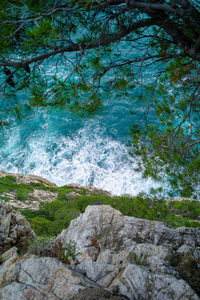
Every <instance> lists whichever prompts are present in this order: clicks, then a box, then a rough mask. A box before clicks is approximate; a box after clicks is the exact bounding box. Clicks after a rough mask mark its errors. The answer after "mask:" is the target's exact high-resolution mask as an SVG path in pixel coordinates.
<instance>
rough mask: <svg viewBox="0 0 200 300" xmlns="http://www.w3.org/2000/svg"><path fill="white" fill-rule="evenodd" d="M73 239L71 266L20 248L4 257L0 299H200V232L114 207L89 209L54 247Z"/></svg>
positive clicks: (63, 233)
mask: <svg viewBox="0 0 200 300" xmlns="http://www.w3.org/2000/svg"><path fill="white" fill-rule="evenodd" d="M72 241H74V242H75V243H76V250H75V253H74V256H76V260H75V259H73V255H72V256H70V257H69V262H70V264H64V263H62V262H61V261H59V260H58V259H57V258H52V257H38V256H36V255H32V254H30V255H28V254H27V255H25V256H24V257H18V256H17V253H16V251H15V250H16V249H12V250H10V253H9V252H8V253H5V254H4V262H3V264H2V265H1V266H0V299H3V300H15V299H16V300H21V299H53V300H54V299H63V300H64V299H73V300H76V299H82V300H86V299H87V300H96V299H99V300H103V299H113V300H118V299H131V300H151V299H152V300H188V299H189V300H198V299H199V297H198V294H197V293H199V290H198V287H199V282H200V276H199V267H198V266H199V265H200V261H199V258H200V229H188V228H183V227H182V228H179V229H174V228H171V227H169V226H166V224H164V223H160V222H153V221H147V220H143V219H136V218H133V217H127V216H123V215H122V214H121V213H120V212H119V211H116V210H115V209H113V208H112V207H110V206H106V205H102V206H88V207H87V208H86V211H85V213H84V214H81V215H80V216H79V217H78V218H77V219H74V220H73V221H71V223H70V226H69V227H68V228H67V229H66V230H63V231H62V233H61V234H60V235H59V236H58V237H57V238H56V240H55V241H54V243H55V245H61V246H62V249H64V248H65V246H66V245H67V244H69V243H72ZM59 247H60V246H59ZM78 253H79V254H78ZM5 259H6V260H5ZM182 265H185V266H186V269H187V272H185V273H186V274H185V273H184V271H183V270H185V269H184V268H183V269H182V268H181V266H182ZM195 272H196V273H195ZM192 273H195V278H196V282H195V280H193V279H191V278H192ZM190 281H191V282H190ZM199 294H200V293H199Z"/></svg>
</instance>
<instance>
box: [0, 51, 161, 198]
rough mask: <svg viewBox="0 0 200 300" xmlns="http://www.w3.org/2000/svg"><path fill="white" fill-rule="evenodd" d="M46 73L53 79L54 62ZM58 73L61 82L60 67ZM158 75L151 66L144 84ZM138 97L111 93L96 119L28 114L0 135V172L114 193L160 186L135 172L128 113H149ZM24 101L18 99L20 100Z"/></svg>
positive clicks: (134, 192)
mask: <svg viewBox="0 0 200 300" xmlns="http://www.w3.org/2000/svg"><path fill="white" fill-rule="evenodd" d="M138 51H139V49H135V52H136V53H137V52H138ZM126 52H127V53H128V54H127V57H128V55H130V53H129V49H128V48H127V49H126V48H124V49H123V52H122V53H123V54H124V55H125V53H126ZM131 53H132V52H131ZM70 55H71V54H70ZM131 55H134V53H132V54H131ZM140 55H141V54H140ZM45 70H46V73H47V76H48V74H49V75H51V74H52V73H53V71H55V64H53V62H51V63H50V64H49V65H48V64H46V66H45ZM58 73H59V75H60V77H61V78H62V67H61V66H60V69H59V72H58ZM65 75H66V74H65ZM109 76H111V75H109ZM155 76H156V74H154V73H153V72H152V67H150V68H149V69H145V71H144V73H143V82H145V83H149V82H152V80H153V79H154V78H155ZM110 79H112V77H111V78H110V77H106V78H105V79H104V80H105V81H109V80H110ZM135 93H136V91H134V89H133V91H132V92H131V94H130V95H131V96H130V97H129V98H127V97H125V96H124V97H121V98H120V99H118V98H117V92H116V91H113V93H112V94H111V97H110V98H109V99H105V105H104V109H103V110H102V112H101V114H100V115H96V116H95V117H94V118H82V119H81V118H78V117H76V116H74V115H72V114H70V113H69V112H67V111H62V112H61V111H56V112H53V113H52V114H47V112H45V111H43V110H39V111H32V112H30V114H29V115H28V117H27V119H26V120H24V121H23V123H21V124H20V123H15V125H13V127H12V128H11V129H5V130H4V131H2V132H0V138H1V144H0V170H3V171H5V172H13V173H20V174H36V175H39V176H42V177H44V178H46V179H48V180H50V181H52V182H54V183H56V184H57V185H59V186H61V185H64V184H68V183H77V184H81V185H94V186H96V187H99V188H102V189H106V190H108V191H110V192H111V193H112V194H115V195H122V194H131V195H136V194H138V193H139V192H142V191H143V192H148V190H149V189H150V188H151V187H154V188H155V187H158V186H160V185H159V184H157V183H155V182H153V181H152V180H151V179H149V180H143V179H142V177H141V174H139V173H136V172H135V171H134V167H135V162H134V160H133V158H132V157H131V156H130V155H129V148H128V146H127V144H128V142H129V140H130V136H129V129H130V125H131V122H132V118H133V116H131V114H130V111H131V110H132V109H134V110H135V109H137V110H138V112H141V111H142V109H145V105H141V106H138V104H136V96H135ZM20 97H21V98H20ZM23 97H24V98H25V95H19V100H22V99H23ZM161 184H163V183H161Z"/></svg>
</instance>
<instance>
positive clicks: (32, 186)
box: [0, 171, 111, 210]
mask: <svg viewBox="0 0 200 300" xmlns="http://www.w3.org/2000/svg"><path fill="white" fill-rule="evenodd" d="M1 178H2V179H3V178H4V179H6V178H9V179H10V180H11V181H12V184H13V185H15V188H13V189H9V190H8V191H2V192H1V191H0V197H3V198H6V199H8V200H9V203H10V204H11V205H12V206H14V207H16V208H19V209H22V210H23V209H31V210H38V209H39V205H40V203H41V202H52V201H54V200H56V198H57V196H58V191H57V188H58V189H59V187H58V186H57V185H56V184H55V183H52V182H50V181H49V180H47V179H44V178H42V177H39V176H37V175H33V174H30V175H21V174H15V173H5V172H3V171H0V180H1ZM20 185H23V186H24V187H25V188H27V187H29V190H27V192H26V194H24V197H23V199H22V198H20V197H18V195H17V189H16V187H17V186H20ZM39 185H40V186H39ZM65 187H67V189H68V190H69V192H68V197H69V198H70V197H75V196H79V195H80V193H83V191H84V194H85V195H89V194H90V193H93V194H103V195H108V196H111V194H110V192H108V191H105V190H101V189H99V188H97V187H94V186H81V185H79V184H76V183H70V184H68V185H67V186H65Z"/></svg>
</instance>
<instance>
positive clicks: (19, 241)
mask: <svg viewBox="0 0 200 300" xmlns="http://www.w3.org/2000/svg"><path fill="white" fill-rule="evenodd" d="M34 235H35V234H34V232H33V230H32V229H31V227H30V224H29V223H28V222H27V221H26V219H25V217H24V216H22V215H21V213H20V212H16V211H15V210H14V209H13V208H12V207H11V205H10V204H9V203H6V202H5V201H4V200H0V254H1V253H3V252H5V251H6V250H7V249H9V248H11V247H13V246H16V247H17V248H18V249H19V250H22V251H25V250H27V246H28V240H30V239H31V238H32V237H34Z"/></svg>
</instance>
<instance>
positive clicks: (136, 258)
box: [130, 252, 146, 266]
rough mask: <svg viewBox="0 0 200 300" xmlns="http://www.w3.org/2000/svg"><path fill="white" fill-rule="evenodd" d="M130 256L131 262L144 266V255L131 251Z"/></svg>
mask: <svg viewBox="0 0 200 300" xmlns="http://www.w3.org/2000/svg"><path fill="white" fill-rule="evenodd" d="M130 258H131V259H133V262H134V263H135V264H136V265H140V266H145V265H146V261H145V260H144V258H145V256H144V255H140V256H138V255H137V254H136V253H135V252H131V254H130Z"/></svg>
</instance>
